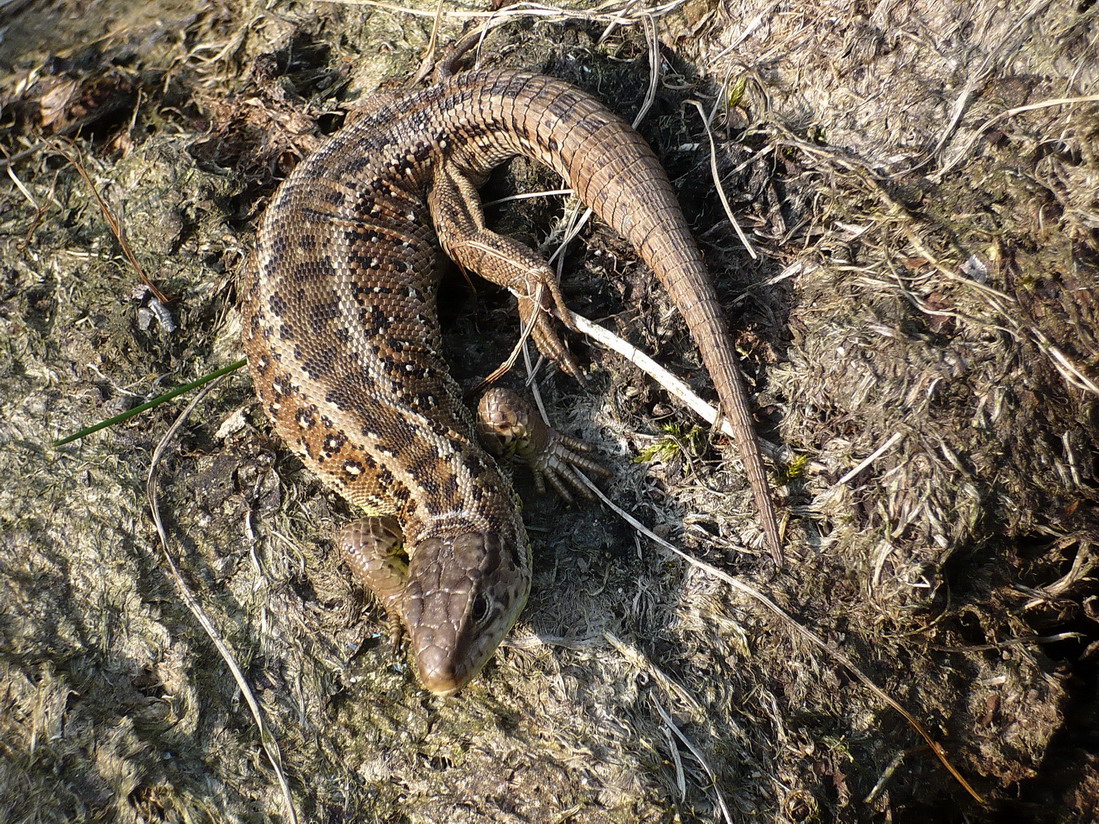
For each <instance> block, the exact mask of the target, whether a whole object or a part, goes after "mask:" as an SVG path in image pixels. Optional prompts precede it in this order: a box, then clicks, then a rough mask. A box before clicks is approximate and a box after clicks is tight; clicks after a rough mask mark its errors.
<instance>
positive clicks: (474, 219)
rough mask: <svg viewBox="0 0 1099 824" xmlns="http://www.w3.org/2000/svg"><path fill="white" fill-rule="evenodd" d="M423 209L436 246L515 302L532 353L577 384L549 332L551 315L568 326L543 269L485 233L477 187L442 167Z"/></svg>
mask: <svg viewBox="0 0 1099 824" xmlns="http://www.w3.org/2000/svg"><path fill="white" fill-rule="evenodd" d="M427 202H428V207H429V208H430V210H431V217H432V220H433V221H434V223H435V232H436V234H437V235H438V237H439V243H440V245H441V246H442V247H443V250H444V251H445V252H446V253H447V255H449V256H450V258H451V259H452V260H453V261H454V262H455V263H457V264H458V265H459V266H461V267H462V268H463V269H466V270H468V271H471V272H476V273H477V274H478V275H480V276H481V277H483V278H484V279H485V280H487V281H490V282H491V283H495V284H496V285H498V286H503V287H504V288H506V289H508V290H509V291H510V292H511V293H512V294H513V295H515V296H516V298H518V300H519V317H520V318H521V319H522V321H523V324H524V327H525V326H526V325H527V324H528V323H533V327H532V329H531V337H532V338H533V339H534V343H535V345H536V346H537V347H538V351H539V352H541V353H542V354H543V355H545V356H546V357H547V358H549V359H550V360H551V361H553V362H554V363H555V364H557V366H558V367H559V368H560V369H562V370H563V371H564V372H566V373H568V374H569V375H572V376H573V377H574V378H576V379H577V380H582V378H581V373H580V367H579V365H577V363H576V360H575V359H574V358H573V356H572V354H571V353H570V352H569V350H568V349H567V348H566V346H565V344H564V343H563V342H562V340H561V338H560V337H559V336H558V334H557V331H556V329H554V326H553V322H552V320H551V315H552V314H553V313H554V312H556V314H557V316H558V318H560V319H561V321H562V322H563V323H565V324H566V325H567V326H570V327H571V326H572V322H571V320H570V318H569V312H568V308H567V307H566V306H565V299H564V297H563V296H562V294H561V289H560V287H559V286H558V284H557V278H556V277H555V276H554V274H553V270H552V269H551V268H550V266H549V264H548V263H546V261H545V260H544V259H543V258H542V257H541V256H540V255H538V254H537V253H536V252H535V251H534V250H533V249H530V248H529V247H527V246H524V245H523V244H522V243H520V242H519V241H517V240H515V239H513V238H509V237H506V236H504V235H500V234H497V233H496V232H493V231H492V230H491V229H487V228H485V216H484V212H483V211H482V209H481V198H480V195H478V193H477V187H476V186H475V185H474V184H473V182H472V181H471V180H470V179H469V178H468V177H466V176H465V175H464V174H463V173H462V172H461V171H459V170H458V169H455V168H453V167H450V166H446V165H443V166H441V167H440V168H439V169H437V170H436V172H435V179H434V184H433V186H432V188H431V192H430V193H429V194H428V201H427Z"/></svg>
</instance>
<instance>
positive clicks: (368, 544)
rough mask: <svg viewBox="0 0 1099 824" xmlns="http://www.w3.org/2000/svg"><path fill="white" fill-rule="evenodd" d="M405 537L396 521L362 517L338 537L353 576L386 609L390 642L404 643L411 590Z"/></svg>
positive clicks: (394, 643)
mask: <svg viewBox="0 0 1099 824" xmlns="http://www.w3.org/2000/svg"><path fill="white" fill-rule="evenodd" d="M402 543H403V537H402V535H401V528H400V526H398V524H397V519H396V518H391V517H388V516H386V517H380V518H362V519H361V520H358V521H354V522H353V523H350V524H348V525H347V526H345V527H344V528H343V529H342V530H340V533H339V535H338V536H337V538H336V545H337V546H338V547H340V549H341V550H342V551H343V557H344V560H345V561H347V565H348V566H349V567H351V574H352V575H354V576H355V578H357V579H358V581H359V583H361V584H362V585H363V587H365V588H366V589H368V590H369V591H370V592H372V593H374V597H376V598H377V599H378V602H379V603H380V604H381V605H382V608H383V609H385V613H386V616H387V618H388V619H389V632H390V640H391V642H392V643H393V646H394V647H398V646H399V645H400V641H401V623H402V620H403V617H404V611H403V603H404V595H405V591H406V589H407V587H408V563H407V562H406V561H405V560H404V558H402V557H401V546H402Z"/></svg>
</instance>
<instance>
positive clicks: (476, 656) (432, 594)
mask: <svg viewBox="0 0 1099 824" xmlns="http://www.w3.org/2000/svg"><path fill="white" fill-rule="evenodd" d="M528 551H529V550H528V548H527V543H526V536H525V534H524V533H523V532H522V528H521V527H520V528H519V530H516V531H508V532H507V533H501V532H461V533H458V534H448V535H425V536H422V537H420V539H419V540H417V541H416V542H415V545H414V546H413V547H412V548H411V551H410V553H409V556H410V558H409V565H408V584H407V589H406V592H405V600H404V618H405V625H406V627H407V629H408V634H409V640H410V645H411V649H412V655H413V657H414V659H415V661H416V669H417V672H418V674H419V677H420V682H421V683H422V684H423V685H424V688H425V689H427V690H429V691H430V692H433V693H435V694H436V695H441V696H444V697H446V696H450V695H453V694H454V693H456V692H457V691H458V690H460V689H461V688H462V687H463V686H465V685H466V684H467V683H468V682H469V680H470V679H471V678H473V677H474V676H475V675H476V674H477V673H478V672H480V671H481V668H482V667H483V666H484V665H485V663H486V662H487V661H488V659H489V658H491V657H492V653H493V652H495V651H496V647H497V646H499V644H500V642H501V641H502V640H503V639H504V636H505V635H507V633H508V630H510V629H511V627H512V625H513V624H514V623H515V620H516V618H518V617H519V613H520V612H521V611H522V609H523V605H524V604H525V603H526V600H527V594H528V593H529V592H530V568H529V559H528V557H527V553H528Z"/></svg>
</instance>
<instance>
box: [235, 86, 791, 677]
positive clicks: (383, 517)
mask: <svg viewBox="0 0 1099 824" xmlns="http://www.w3.org/2000/svg"><path fill="white" fill-rule="evenodd" d="M517 154H522V155H526V156H528V157H531V158H534V159H536V160H539V161H541V162H543V163H545V164H547V165H548V166H550V167H552V168H554V169H556V170H557V171H558V172H559V173H560V174H561V175H563V176H564V177H565V178H566V179H568V180H569V181H570V183H571V184H572V186H573V187H574V188H575V189H576V191H577V193H578V194H579V196H580V197H581V198H582V199H583V200H584V202H585V203H587V204H588V205H589V206H591V207H592V208H593V209H594V210H595V212H596V214H598V215H599V216H600V217H601V218H602V219H603V220H604V221H606V222H607V223H608V224H610V226H611V227H613V228H614V229H615V230H617V231H618V232H619V233H620V234H622V235H624V236H625V237H626V238H627V239H628V240H630V242H631V243H632V244H633V245H634V247H635V248H636V249H637V251H638V254H639V255H640V256H641V258H642V259H643V260H644V261H645V263H646V264H648V266H649V267H650V268H651V269H652V270H653V272H654V273H655V274H656V276H657V277H658V278H659V280H660V281H661V283H662V284H663V285H664V287H665V288H666V289H667V290H668V291H669V293H670V295H671V297H672V299H673V301H674V303H675V305H676V306H677V307H678V309H679V311H680V312H681V313H682V314H683V316H684V318H685V320H686V322H687V325H688V327H689V329H690V330H691V334H692V335H693V337H694V339H695V341H696V343H697V344H698V346H699V349H700V351H701V353H702V357H703V361H704V363H705V364H706V367H707V369H708V370H709V372H710V374H711V376H712V378H713V380H714V384H715V386H716V388H717V392H718V396H719V398H720V400H721V404H722V407H723V409H724V411H725V414H726V415H729V416H730V417H731V419H732V421H733V424H734V426H735V428H736V431H737V436H738V437H737V441H738V445H739V447H740V452H741V458H742V460H743V462H744V465H745V467H746V470H747V472H748V476H749V478H750V479H751V482H752V488H753V492H754V495H755V499H756V504H757V506H758V508H759V510H760V513H761V515H762V519H763V526H764V531H765V533H766V537H767V542H768V545H769V546H770V548H771V550H772V551H773V552H774V553H776V557H777V553H778V551H779V547H780V543H779V535H778V526H777V522H776V519H775V515H774V509H773V507H772V504H771V499H770V495H769V491H768V488H767V482H766V478H765V475H764V472H763V464H762V462H761V460H760V456H759V451H758V446H757V444H756V441H755V438H754V435H753V433H752V420H751V416H750V412H749V409H748V403H747V398H746V395H745V392H744V388H743V385H742V381H741V378H740V374H739V371H738V369H737V366H736V362H735V360H734V358H733V354H732V352H733V348H732V343H731V340H730V337H729V333H728V331H727V329H726V326H725V324H724V322H723V320H722V318H721V316H720V307H719V305H718V303H717V298H716V295H715V293H714V291H713V288H712V286H711V285H710V282H709V278H708V276H707V273H706V269H705V266H704V264H703V261H702V257H701V255H700V253H699V251H698V248H697V246H696V245H695V243H694V241H693V239H692V238H691V234H690V231H689V229H688V226H687V223H686V221H685V219H684V217H683V214H682V212H681V210H680V208H679V206H678V204H677V202H676V199H675V195H674V192H673V190H672V187H671V184H670V183H669V182H668V178H667V176H666V174H665V173H664V171H663V169H662V168H661V166H660V164H659V162H658V161H657V159H656V157H655V156H654V155H653V153H652V151H651V150H650V149H649V147H648V146H647V145H646V144H645V142H644V140H643V139H642V138H641V137H640V136H639V135H638V134H637V133H636V132H635V131H634V130H633V129H632V128H631V127H630V126H629V125H627V124H626V123H625V122H624V121H622V120H621V119H619V118H618V117H616V116H615V115H613V114H611V113H610V112H608V111H607V110H606V109H605V108H604V107H603V105H602V104H601V103H599V102H598V101H597V100H595V99H594V98H593V97H591V96H590V95H588V94H586V93H584V92H582V91H580V90H578V89H576V88H574V87H572V86H570V85H568V84H566V83H564V82H562V81H559V80H555V79H552V78H548V77H541V76H536V75H529V74H524V73H521V72H514V71H491V70H490V71H479V72H471V73H468V74H463V75H458V76H456V77H452V78H448V79H446V80H445V81H443V82H441V83H439V84H438V85H436V86H433V87H432V88H429V89H426V90H424V91H421V92H418V93H413V94H409V95H407V96H405V97H400V98H396V99H392V100H391V101H390V102H386V103H384V104H382V103H379V104H378V105H377V106H376V108H375V110H374V111H373V112H370V113H368V114H366V115H365V116H364V117H363V118H362V119H360V120H358V121H357V122H355V123H354V124H353V125H351V126H348V127H347V128H345V129H344V130H343V131H341V132H339V133H338V134H337V135H335V136H334V137H333V138H331V139H330V140H329V141H327V142H326V143H325V144H323V145H322V146H321V148H319V149H318V150H317V151H316V152H315V153H314V154H313V155H312V156H310V157H309V158H308V159H306V160H304V161H303V162H302V163H300V164H299V165H298V167H297V168H296V169H295V170H294V171H293V173H292V174H291V175H290V177H288V178H287V180H286V181H285V182H284V183H283V185H282V187H281V188H280V189H279V191H278V193H277V194H276V195H275V197H274V199H273V200H272V202H271V205H270V207H269V208H268V210H267V213H266V215H265V217H264V220H263V224H262V227H261V229H260V233H259V242H258V247H257V250H256V255H255V257H254V259H253V262H252V264H251V265H250V266H249V267H248V270H247V273H246V275H245V278H244V282H243V284H242V289H241V296H242V310H243V315H244V346H245V350H246V352H247V355H248V361H249V364H250V367H251V370H252V374H253V377H254V380H255V386H256V391H257V393H258V395H259V398H260V401H261V404H262V407H263V409H264V411H265V412H266V414H267V415H268V416H269V417H270V418H271V420H272V421H273V423H274V426H275V429H276V431H277V432H278V433H279V435H280V436H281V437H282V438H283V439H284V440H285V441H286V443H287V444H288V445H289V446H290V448H291V449H293V450H294V451H295V452H296V453H297V454H298V455H300V456H301V458H302V460H303V461H304V462H305V464H306V465H307V466H308V467H309V468H310V469H312V470H313V471H314V472H315V473H316V474H317V476H318V477H319V478H321V479H322V480H323V481H324V482H325V483H326V484H327V485H328V486H329V487H331V488H332V489H334V490H335V491H336V492H338V493H339V494H340V495H342V496H343V497H344V498H346V499H347V500H348V501H349V502H350V503H351V504H353V505H354V506H356V507H358V508H360V509H362V510H364V511H365V513H366V515H367V516H368V517H367V518H366V519H364V520H362V521H359V522H356V523H355V524H352V525H351V526H349V527H348V528H347V529H345V530H344V531H343V532H342V533H341V536H340V538H339V543H340V544H341V546H342V548H343V550H344V552H345V554H346V557H347V559H348V561H349V563H350V566H351V568H352V570H353V572H354V573H355V574H356V576H357V577H358V578H359V579H360V580H361V581H362V582H363V583H364V585H365V586H366V587H368V588H369V589H370V590H371V591H372V592H374V594H375V595H376V596H377V597H378V598H379V600H380V601H381V602H382V603H383V605H385V607H386V609H387V610H388V611H389V613H390V615H391V617H393V618H394V619H395V620H399V621H400V623H402V624H403V625H404V627H405V629H406V630H407V632H408V635H409V638H410V644H411V650H412V655H413V657H414V659H415V662H416V668H417V673H418V675H419V678H420V680H421V682H422V683H423V685H424V686H425V687H426V688H427V689H429V690H431V691H432V692H434V693H437V694H440V695H451V694H453V693H454V692H456V691H457V690H458V689H460V688H461V687H462V686H463V685H464V684H466V683H467V682H468V681H469V679H470V678H472V677H473V676H474V675H475V674H476V673H477V672H478V671H479V670H480V669H481V667H482V666H483V665H484V664H485V662H486V661H487V660H488V659H489V658H490V657H491V656H492V653H493V651H494V650H495V649H496V647H497V645H498V644H499V643H500V641H501V640H502V639H503V637H504V636H505V635H506V633H507V632H508V630H509V629H510V628H511V626H512V625H513V624H514V622H515V620H516V618H517V617H518V615H519V613H520V611H521V610H522V608H523V605H524V603H525V601H526V598H527V593H528V592H529V589H530V578H531V572H530V567H531V560H530V546H529V543H528V541H527V537H526V533H525V530H524V528H523V524H522V521H521V519H520V517H519V515H518V513H517V509H516V502H515V495H514V492H513V491H512V488H511V485H510V483H509V482H508V481H507V479H506V478H505V477H504V476H503V475H502V474H501V472H500V471H499V469H498V468H497V466H496V464H495V463H494V461H493V460H492V459H491V458H489V457H488V456H487V455H486V454H485V452H484V451H483V450H482V448H481V447H480V446H479V445H478V443H477V440H476V435H475V427H474V422H473V418H472V416H471V414H470V412H469V410H468V409H467V408H466V406H465V404H464V403H463V400H462V393H461V392H460V390H459V387H458V385H457V383H456V382H455V381H454V379H453V378H452V377H451V376H450V373H449V371H448V369H447V365H446V363H445V362H444V361H443V359H442V357H441V355H440V351H441V341H440V331H439V323H438V317H437V312H436V293H437V286H438V281H439V276H440V271H441V266H440V255H439V253H438V252H439V245H442V247H443V249H444V250H445V251H446V252H447V253H448V254H449V255H450V256H451V257H452V258H454V259H455V260H456V261H457V262H458V263H459V264H460V265H461V266H463V267H464V268H465V269H467V270H471V271H474V272H476V273H478V274H480V275H481V276H482V277H486V278H487V279H489V280H491V281H493V282H494V283H497V284H500V285H503V286H506V287H507V288H509V289H511V290H512V291H513V292H514V293H515V294H516V295H517V296H518V297H519V308H520V313H521V314H522V315H523V316H524V317H525V318H533V319H534V321H535V326H534V340H535V342H536V343H537V344H538V346H539V348H540V349H541V350H542V351H543V353H545V354H547V355H548V356H549V357H551V358H552V359H553V360H555V361H556V362H557V363H558V364H559V365H560V366H562V368H564V369H566V370H567V371H570V372H575V364H574V363H573V362H572V360H571V358H570V357H569V356H568V354H567V351H566V350H565V348H564V346H563V345H562V344H561V342H560V340H559V339H558V337H557V334H556V332H555V331H554V328H553V326H552V325H551V322H550V321H549V315H550V313H551V312H553V311H556V312H557V314H558V316H562V314H563V313H562V312H561V309H562V308H563V304H562V302H561V299H560V293H559V292H558V291H557V287H556V282H555V280H554V278H553V274H552V272H551V271H550V269H549V267H548V266H547V265H546V264H545V263H544V261H542V260H541V259H539V258H538V257H537V255H535V254H534V253H533V252H532V251H530V250H529V249H527V248H525V247H523V246H522V245H520V244H518V243H516V242H515V241H512V240H510V239H508V238H503V237H501V236H499V235H496V234H495V233H493V232H491V231H489V230H487V229H486V228H485V226H484V220H483V216H482V215H481V209H480V204H479V201H478V199H477V195H476V187H477V186H478V185H479V184H480V183H482V182H483V181H484V179H485V177H486V176H487V174H488V172H489V171H490V170H491V169H492V168H493V167H495V166H497V165H498V164H500V163H502V162H503V161H504V160H506V159H508V158H509V157H512V156H514V155H517ZM539 287H541V288H539ZM539 295H540V296H541V297H540V300H541V309H543V310H546V311H540V310H539V308H538V303H537V302H536V298H537V297H538V296H539ZM540 437H541V436H540ZM550 440H552V438H551V439H550ZM555 443H556V446H555V447H554V450H558V447H559V448H560V449H559V450H558V451H554V450H551V454H550V457H549V458H545V457H544V456H543V457H542V458H539V456H537V455H536V456H535V458H536V460H543V463H542V464H541V465H542V466H543V468H547V469H548V472H549V475H550V479H551V481H558V480H560V479H561V478H562V475H561V474H560V472H559V470H560V467H561V466H562V465H564V466H565V467H566V468H567V466H568V465H569V464H575V465H578V466H583V465H584V464H583V461H582V459H580V458H579V456H578V455H577V454H576V452H575V451H570V450H569V448H568V445H567V444H563V442H561V441H555ZM564 480H566V481H567V480H568V478H567V477H564ZM554 485H555V486H556V485H557V484H556V482H555V484H554ZM402 545H403V552H404V553H405V554H406V555H407V558H408V562H407V565H406V564H405V562H404V561H403V559H402V556H401V554H400V550H401V547H402Z"/></svg>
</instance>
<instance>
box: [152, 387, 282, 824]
mask: <svg viewBox="0 0 1099 824" xmlns="http://www.w3.org/2000/svg"><path fill="white" fill-rule="evenodd" d="M215 385H216V384H209V385H207V386H205V387H203V388H202V390H201V391H200V392H199V393H198V394H197V395H195V397H194V398H193V399H192V400H191V402H190V403H189V404H187V407H186V408H185V409H184V410H183V411H182V412H181V413H180V414H179V417H177V418H176V420H175V422H174V423H173V424H172V426H171V427H170V428H169V429H168V432H167V433H166V434H165V435H164V437H163V438H162V439H161V440H160V443H158V444H157V447H156V451H155V452H153V458H152V461H151V462H150V465H149V476H148V480H147V482H146V485H145V494H146V497H147V498H148V501H149V509H150V511H151V512H152V515H153V523H155V524H156V532H157V535H158V536H159V537H160V548H161V550H162V551H163V553H164V559H165V560H166V561H167V563H168V568H169V570H170V571H171V577H172V580H173V581H174V582H175V585H176V588H177V589H178V590H179V593H180V596H181V597H182V598H183V602H184V603H185V604H186V605H187V609H189V610H190V611H191V614H192V615H194V616H195V619H196V620H197V621H198V622H199V624H200V625H201V626H202V629H203V630H204V631H205V632H206V635H207V636H208V637H209V639H210V640H211V641H212V642H213V644H214V646H215V647H216V648H217V651H218V653H219V654H220V655H221V657H222V659H223V660H224V661H225V663H226V665H227V666H228V667H229V671H230V672H231V673H232V674H233V680H234V681H236V682H237V686H238V687H239V688H240V692H241V695H243V696H244V700H245V702H246V703H247V704H248V708H249V710H251V712H252V718H253V720H254V721H255V722H256V729H257V730H258V732H259V737H260V744H261V745H262V746H263V752H264V754H265V755H266V756H267V760H268V762H269V763H270V764H271V767H272V769H273V770H274V771H275V777H276V778H277V779H278V782H279V789H280V790H281V792H282V799H283V803H284V804H285V805H286V812H287V814H288V815H289V816H290V821H291V822H292V824H297V821H298V813H297V810H295V809H294V799H293V797H292V796H291V795H290V785H289V784H288V783H287V781H286V775H285V773H284V772H283V769H282V753H281V752H280V751H279V745H278V741H276V740H275V736H274V735H273V734H272V733H271V731H270V730H269V729H268V728H267V724H266V723H265V722H264V720H263V710H262V708H261V707H260V705H259V701H257V700H256V696H255V694H254V693H253V692H252V688H251V686H249V684H248V679H246V678H245V677H244V673H243V672H242V671H241V669H240V666H239V665H238V664H237V661H236V658H235V657H234V655H233V652H232V650H230V649H229V645H228V644H227V643H225V641H224V639H222V637H221V634H220V633H219V632H218V630H217V627H215V626H214V622H213V621H211V620H210V617H209V616H208V615H207V614H206V612H205V610H203V608H202V605H201V604H200V603H199V602H198V599H197V598H195V596H194V594H193V593H192V592H191V590H190V587H188V586H187V582H186V581H184V580H183V576H182V575H181V574H180V572H179V567H177V566H176V562H175V560H174V559H173V558H172V553H171V550H170V549H169V541H168V531H167V530H166V529H165V527H164V522H163V520H162V519H161V517H160V504H159V503H158V501H157V498H158V494H157V493H158V492H159V483H158V479H157V469H158V467H159V466H160V461H161V459H162V458H163V456H164V452H165V450H166V449H167V448H168V444H169V443H171V440H172V438H173V437H174V436H175V433H176V432H177V431H178V430H179V428H180V427H181V426H182V425H183V423H184V421H186V420H187V418H189V417H190V415H191V412H192V411H193V410H194V408H195V407H196V406H197V405H198V404H199V402H200V401H201V400H202V399H203V398H205V397H206V394H207V393H208V392H209V391H210V390H211V389H213V388H214V386H215Z"/></svg>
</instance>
